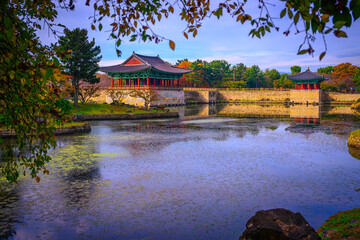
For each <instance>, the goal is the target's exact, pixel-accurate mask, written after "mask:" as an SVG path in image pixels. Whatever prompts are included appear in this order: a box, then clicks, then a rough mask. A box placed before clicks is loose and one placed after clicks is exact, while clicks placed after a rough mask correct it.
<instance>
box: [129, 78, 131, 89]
mask: <svg viewBox="0 0 360 240" xmlns="http://www.w3.org/2000/svg"><path fill="white" fill-rule="evenodd" d="M129 87H131V78H129Z"/></svg>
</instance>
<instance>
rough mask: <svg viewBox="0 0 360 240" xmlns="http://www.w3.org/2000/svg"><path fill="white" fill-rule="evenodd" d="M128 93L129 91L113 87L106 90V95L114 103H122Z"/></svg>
mask: <svg viewBox="0 0 360 240" xmlns="http://www.w3.org/2000/svg"><path fill="white" fill-rule="evenodd" d="M128 95H129V93H128V92H126V91H119V90H111V89H110V90H107V91H106V96H108V97H109V98H110V99H111V101H112V103H114V104H122V103H123V102H124V100H125V98H126V97H127V96H128Z"/></svg>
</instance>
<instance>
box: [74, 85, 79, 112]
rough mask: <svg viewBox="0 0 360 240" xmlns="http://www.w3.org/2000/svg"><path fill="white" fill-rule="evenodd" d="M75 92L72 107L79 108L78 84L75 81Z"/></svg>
mask: <svg viewBox="0 0 360 240" xmlns="http://www.w3.org/2000/svg"><path fill="white" fill-rule="evenodd" d="M74 86H75V92H74V107H75V108H76V109H77V110H79V84H78V83H75V84H74Z"/></svg>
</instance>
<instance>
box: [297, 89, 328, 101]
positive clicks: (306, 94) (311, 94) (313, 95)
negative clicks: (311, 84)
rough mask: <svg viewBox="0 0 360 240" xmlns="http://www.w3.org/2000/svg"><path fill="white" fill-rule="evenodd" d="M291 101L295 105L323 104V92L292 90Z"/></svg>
mask: <svg viewBox="0 0 360 240" xmlns="http://www.w3.org/2000/svg"><path fill="white" fill-rule="evenodd" d="M290 101H291V102H294V103H321V101H322V91H321V90H290Z"/></svg>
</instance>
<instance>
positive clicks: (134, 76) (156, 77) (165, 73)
mask: <svg viewBox="0 0 360 240" xmlns="http://www.w3.org/2000/svg"><path fill="white" fill-rule="evenodd" d="M100 71H102V72H106V73H107V74H108V75H109V76H110V77H111V78H112V81H111V89H113V90H138V89H152V90H168V91H169V90H170V91H174V90H175V91H180V90H182V87H181V86H180V82H179V78H180V77H181V76H183V74H186V73H190V72H192V70H191V69H184V68H178V67H174V66H172V65H171V64H169V63H167V62H165V61H164V60H162V59H161V58H160V57H159V56H156V57H152V56H144V55H140V54H136V53H135V52H133V54H132V55H131V56H130V57H129V58H128V59H126V60H125V61H124V62H123V63H121V64H118V65H114V66H109V67H100Z"/></svg>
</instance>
